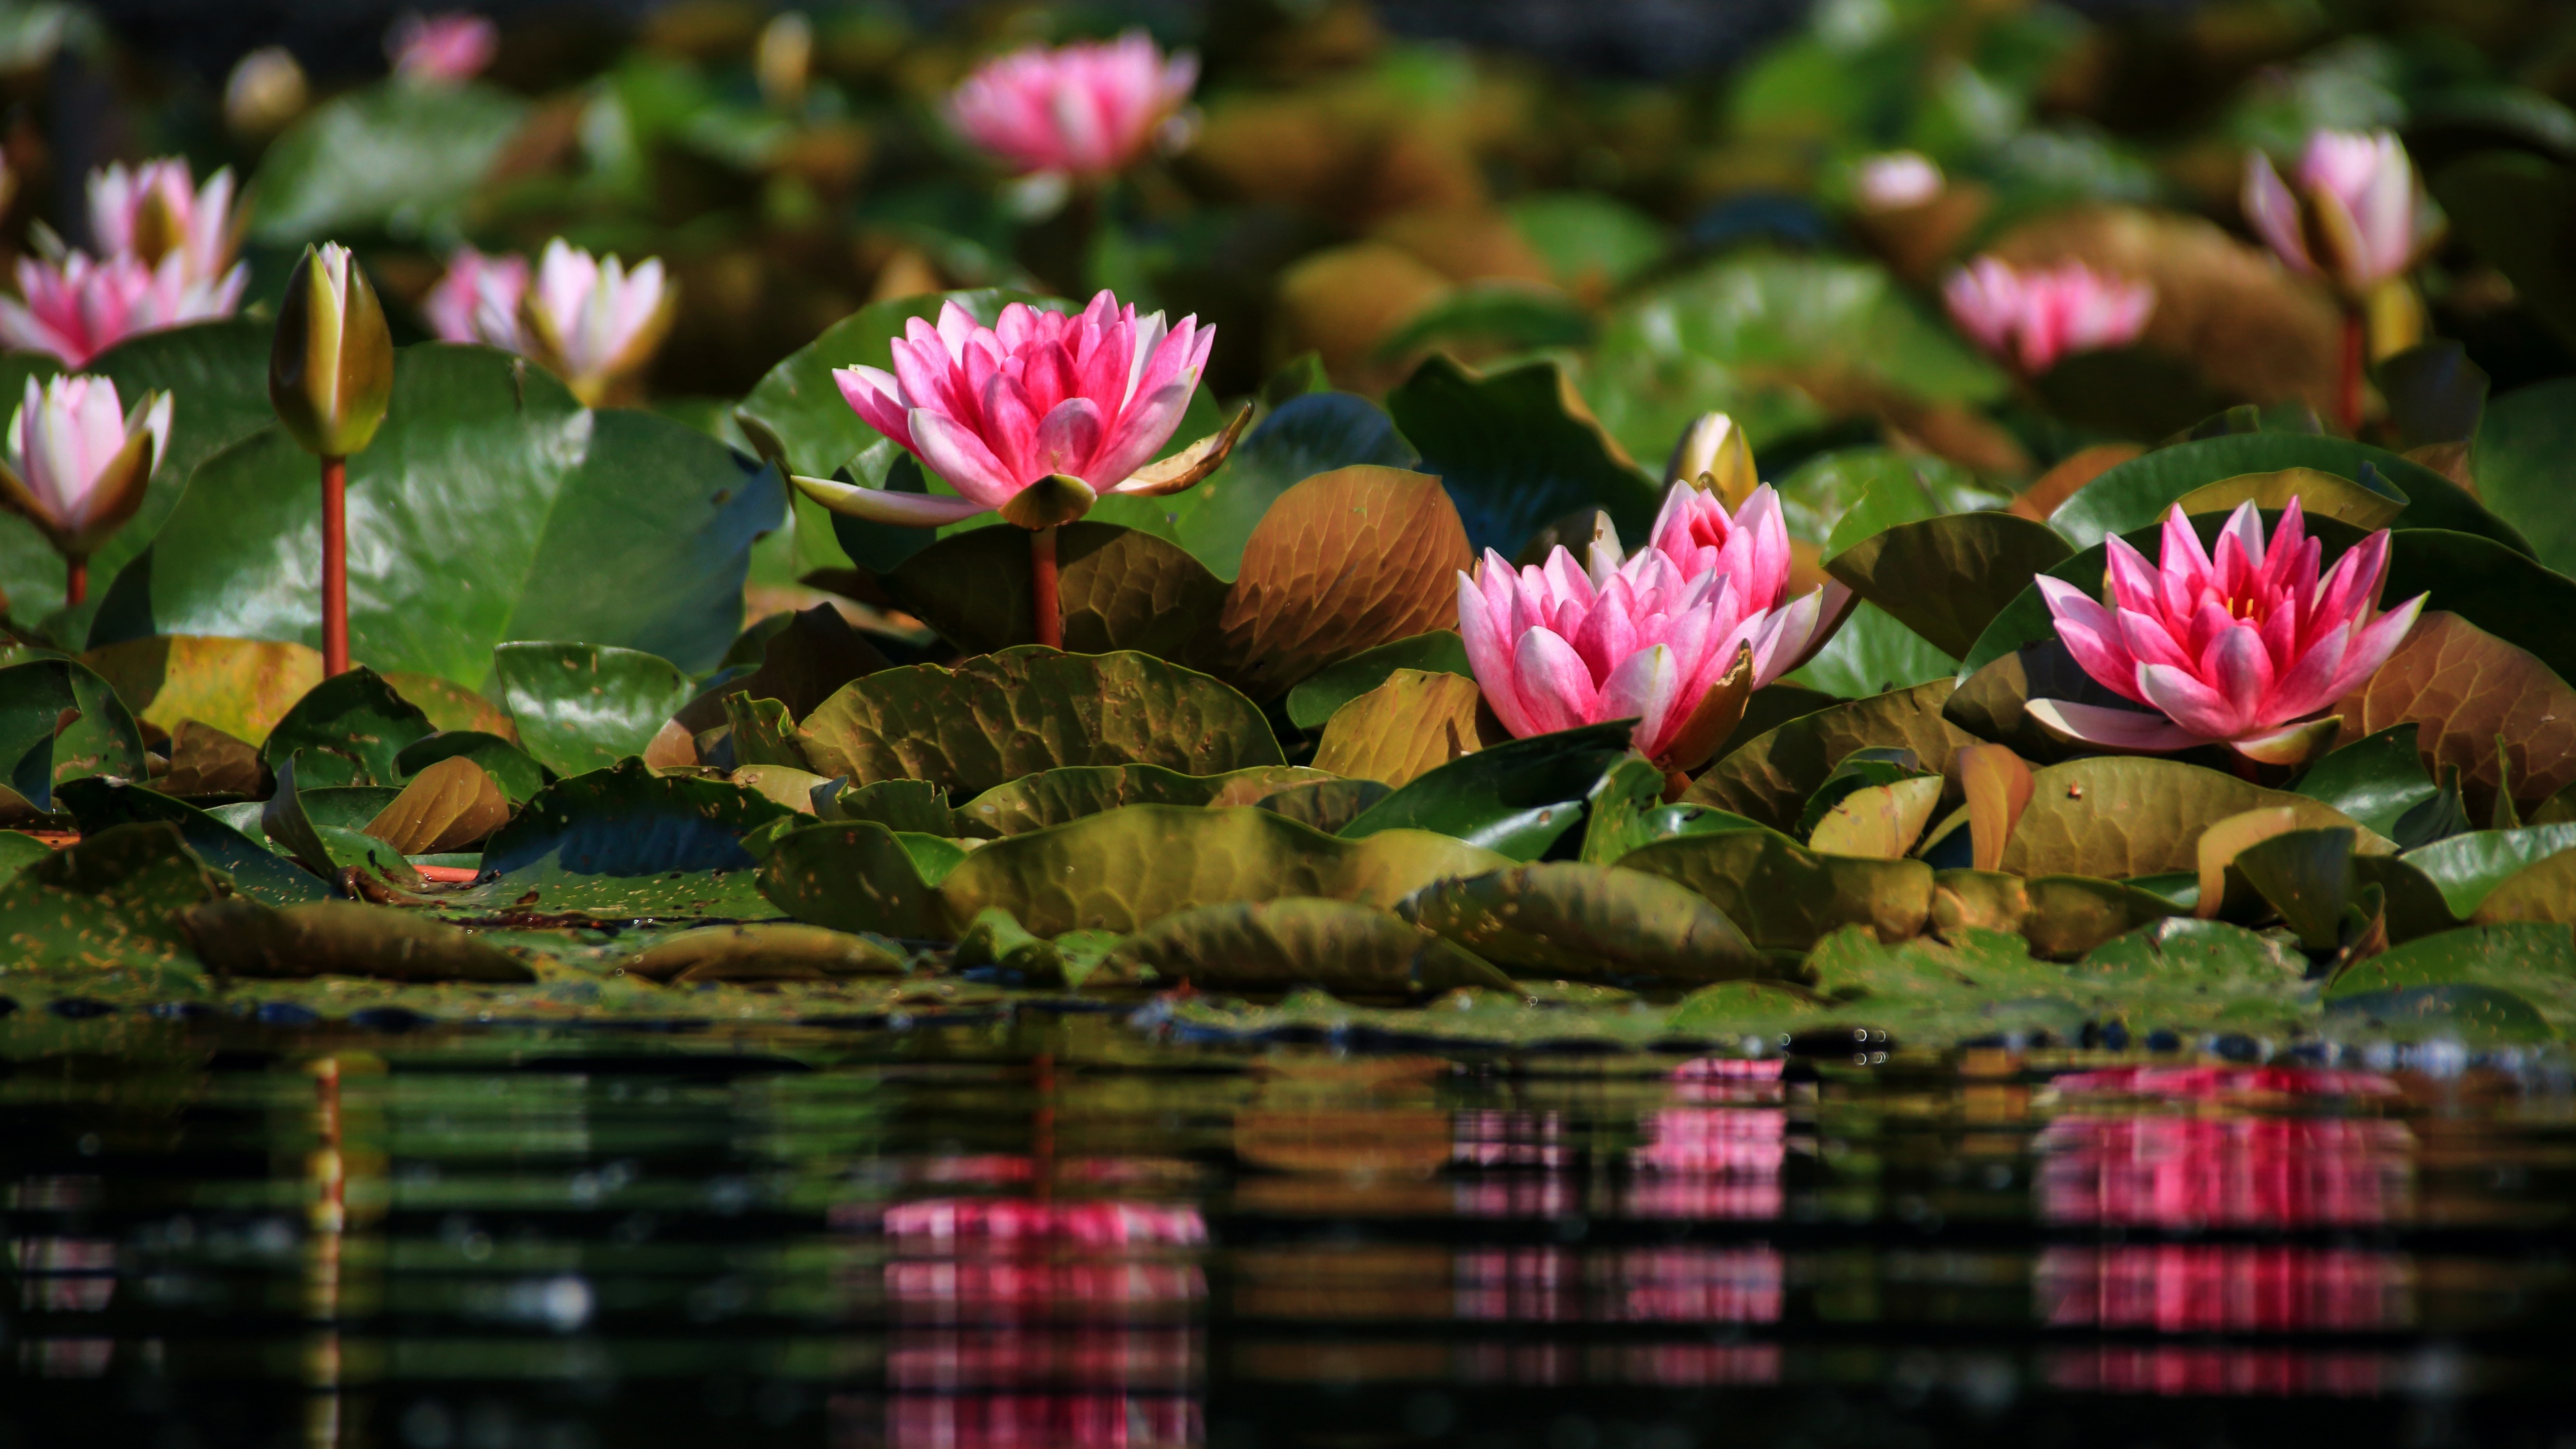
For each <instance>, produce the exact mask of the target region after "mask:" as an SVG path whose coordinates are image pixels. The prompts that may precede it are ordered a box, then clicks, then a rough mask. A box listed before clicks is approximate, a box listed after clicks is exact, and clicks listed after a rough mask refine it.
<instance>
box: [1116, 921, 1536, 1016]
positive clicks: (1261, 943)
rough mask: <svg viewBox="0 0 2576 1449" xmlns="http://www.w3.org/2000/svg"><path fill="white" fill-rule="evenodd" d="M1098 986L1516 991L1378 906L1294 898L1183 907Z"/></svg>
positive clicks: (1133, 946) (1121, 957) (1122, 955)
mask: <svg viewBox="0 0 2576 1449" xmlns="http://www.w3.org/2000/svg"><path fill="white" fill-rule="evenodd" d="M1090 979H1091V980H1092V981H1094V982H1101V981H1118V982H1139V983H1172V982H1180V981H1187V982H1189V983H1190V984H1191V985H1192V986H1200V987H1213V988H1216V989H1218V990H1226V991H1277V990H1281V989H1284V988H1287V987H1292V986H1317V987H1321V988H1322V989H1324V990H1327V991H1332V992H1337V993H1342V994H1358V995H1400V996H1412V997H1421V996H1430V995H1435V994H1437V993H1439V992H1442V991H1450V990H1455V989H1457V988H1459V987H1462V986H1481V987H1485V988H1488V989H1490V990H1496V991H1508V990H1510V989H1511V984H1512V983H1511V978H1509V977H1507V976H1505V975H1503V973H1501V972H1499V971H1497V970H1495V969H1494V968H1493V967H1491V966H1489V965H1487V964H1485V963H1484V962H1483V961H1480V960H1478V959H1476V957H1474V956H1472V955H1470V954H1468V953H1467V952H1466V951H1463V950H1461V949H1459V948H1458V947H1457V946H1456V945H1454V944H1452V943H1451V942H1449V941H1445V940H1443V939H1441V938H1440V937H1439V936H1436V935H1434V934H1432V933H1431V932H1429V931H1426V930H1424V929H1422V928H1421V927H1419V926H1415V925H1411V924H1409V923H1407V922H1406V921H1404V920H1402V919H1401V918H1399V917H1397V916H1395V915H1393V914H1391V913H1389V912H1387V911H1385V910H1383V909H1380V908H1378V907H1374V906H1363V905H1354V904H1352V903H1350V902H1347V901H1337V900H1312V899H1305V898H1298V897H1291V898H1286V899H1279V900H1270V901H1234V902H1228V903H1226V904H1223V905H1212V906H1198V907H1194V908H1192V909H1189V910H1183V911H1177V912H1174V913H1173V914H1171V915H1168V916H1165V917H1163V918H1162V919H1160V920H1157V921H1155V922H1154V923H1153V924H1152V925H1149V926H1146V927H1145V928H1143V929H1142V930H1139V931H1137V932H1135V933H1134V934H1132V935H1130V936H1128V937H1127V938H1126V939H1125V940H1123V941H1120V942H1119V943H1118V945H1117V947H1116V948H1115V949H1113V950H1112V951H1111V952H1110V953H1109V955H1108V958H1107V959H1106V960H1104V961H1103V962H1101V964H1100V969H1099V971H1098V972H1097V973H1096V974H1094V975H1093V976H1092V977H1091V978H1090Z"/></svg>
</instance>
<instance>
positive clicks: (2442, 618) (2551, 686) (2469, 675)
mask: <svg viewBox="0 0 2576 1449" xmlns="http://www.w3.org/2000/svg"><path fill="white" fill-rule="evenodd" d="M2334 712H2335V713H2337V714H2340V715H2342V716H2343V735H2342V743H2344V744H2347V745H2349V744H2351V743H2353V742H2354V741H2357V740H2359V739H2361V738H2362V737H2363V736H2365V735H2370V734H2375V733H2377V732H2379V731H2382V730H2386V729H2390V728H2392V727H2394V726H2397V725H2400V724H2413V725H2415V726H2416V738H2417V748H2418V750H2419V751H2420V752H2421V755H2422V758H2423V761H2424V768H2425V769H2426V770H2427V771H2433V772H2438V771H2440V770H2442V769H2444V768H2446V767H2447V768H2456V769H2458V770H2459V771H2460V774H2461V781H2462V789H2463V793H2464V794H2465V795H2466V797H2467V803H2468V808H2469V810H2470V811H2471V812H2472V814H2473V815H2474V816H2478V817H2485V816H2489V815H2491V814H2492V813H2493V812H2494V808H2495V798H2496V787H2497V784H2498V782H2499V780H2500V779H2502V773H2501V771H2502V769H2503V768H2504V765H2505V763H2506V761H2502V760H2499V759H2498V756H2497V750H2496V741H2497V738H2498V737H2499V736H2501V737H2502V738H2503V739H2504V741H2505V746H2506V751H2505V753H2506V760H2509V761H2510V767H2511V770H2512V774H2513V789H2514V792H2515V795H2516V796H2517V797H2518V798H2519V799H2521V800H2524V801H2528V802H2531V803H2533V804H2537V803H2539V802H2540V801H2542V800H2546V799H2547V798H2549V796H2551V795H2552V794H2555V793H2556V792H2557V791H2559V790H2561V789H2563V788H2565V787H2567V786H2568V785H2569V784H2570V783H2576V690H2570V689H2569V688H2568V685H2567V682H2566V681H2565V680H2564V679H2563V678H2561V677H2560V676H2559V675H2558V674H2556V673H2555V672H2553V671H2552V670H2551V669H2550V668H2549V667H2548V666H2546V665H2544V664H2543V663H2541V661H2539V660H2538V659H2535V658H2533V657H2532V656H2531V655H2530V654H2528V653H2526V652H2525V651H2523V650H2521V649H2518V648H2515V647H2514V646H2513V645H2511V644H2508V643H2506V642H2504V641H2503V640H2501V639H2498V638H2495V637H2494V636H2492V635H2490V634H2488V633H2487V632H2486V631H2484V630H2482V629H2480V628H2479V627H2478V626H2476V625H2474V624H2472V623H2470V622H2469V621H2467V620H2466V619H2462V618H2460V617H2458V616H2456V615H2453V614H2448V613H2443V612H2440V611H2438V610H2428V611H2427V612H2426V613H2425V614H2424V615H2423V616H2422V617H2421V618H2419V619H2418V620H2417V621H2416V623H2415V628H2414V631H2413V632H2412V633H2409V634H2408V635H2407V636H2406V642H2405V643H2403V644H2401V645H2399V646H2398V647H2397V652H2396V653H2395V654H2392V655H2390V656H2389V659H2388V662H2387V663H2386V664H2383V665H2381V666H2380V668H2379V672H2378V673H2376V674H2373V675H2372V676H2371V677H2370V678H2369V680H2368V681H2366V682H2365V683H2364V684H2363V685H2362V686H2361V688H2360V689H2358V690H2356V691H2355V692H2353V693H2352V694H2349V695H2347V696H2345V697H2344V698H2343V699H2342V700H2341V701H2339V702H2337V703H2336V705H2335V707H2334Z"/></svg>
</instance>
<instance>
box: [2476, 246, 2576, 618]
mask: <svg viewBox="0 0 2576 1449" xmlns="http://www.w3.org/2000/svg"><path fill="white" fill-rule="evenodd" d="M2570 300H2571V301H2576V295H2571V297H2570ZM2571 408H2576V379H2568V378H2559V379H2556V380H2553V381H2550V382H2543V383H2535V384H2533V385H2532V386H2530V387H2525V388H2517V389H2515V390H2514V391H2512V392H2510V393H2507V394H2506V395H2504V396H2503V397H2501V398H2498V399H2497V400H2496V401H2495V402H2494V404H2493V405H2491V406H2489V407H2488V408H2487V409H2486V413H2485V416H2484V417H2483V418H2481V419H2480V420H2479V422H2478V426H2477V438H2476V442H2475V444H2474V446H2473V447H2472V450H2471V452H2470V455H2469V456H2470V467H2471V469H2472V470H2473V471H2474V472H2475V474H2476V477H2477V480H2478V497H2479V499H2480V500H2481V501H2483V502H2484V503H2485V504H2486V506H2487V507H2488V508H2489V509H2490V510H2492V511H2493V512H2494V513H2495V514H2496V516H2497V517H2499V518H2502V519H2504V520H2505V521H2506V522H2508V523H2511V524H2512V525H2513V526H2514V527H2515V528H2517V529H2519V530H2521V532H2522V533H2523V534H2524V536H2526V537H2528V538H2529V539H2530V540H2531V545H2532V553H2533V556H2534V557H2536V558H2538V559H2539V560H2540V561H2541V562H2542V563H2544V564H2547V565H2548V566H2549V567H2550V568H2552V569H2554V570H2556V571H2557V572H2559V573H2562V574H2567V573H2576V519H2571V518H2570V517H2569V516H2568V510H2567V507H2566V486H2567V460H2568V459H2569V458H2570V457H2576V423H2571V422H2570V416H2569V413H2570V409H2571Z"/></svg>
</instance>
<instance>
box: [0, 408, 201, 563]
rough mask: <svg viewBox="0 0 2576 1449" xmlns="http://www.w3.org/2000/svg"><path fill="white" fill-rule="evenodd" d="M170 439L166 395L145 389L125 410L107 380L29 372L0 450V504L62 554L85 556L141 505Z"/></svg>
mask: <svg viewBox="0 0 2576 1449" xmlns="http://www.w3.org/2000/svg"><path fill="white" fill-rule="evenodd" d="M169 442H170V395H169V394H168V393H149V392H148V393H145V394H144V395H143V396H141V397H139V398H137V399H135V402H134V407H133V409H132V410H131V411H127V410H124V409H123V407H122V405H121V403H120V401H119V399H118V398H117V395H116V383H115V382H114V381H112V380H111V379H108V378H104V377H56V378H52V379H50V380H48V381H46V382H43V383H38V382H37V381H36V380H35V379H34V378H32V377H31V378H29V379H27V390H26V396H25V398H24V400H23V401H21V402H20V403H19V404H18V411H17V412H16V413H15V414H14V415H13V416H11V418H10V419H9V431H8V434H7V437H6V447H5V451H4V452H0V508H6V509H8V510H9V511H10V512H12V513H15V514H17V515H18V516H19V517H21V518H24V519H26V520H27V521H28V522H30V523H32V524H34V525H35V526H36V529H37V531H38V532H40V533H42V534H44V535H45V539H46V541H47V542H49V543H51V544H52V545H53V546H54V548H55V550H56V551H57V552H59V553H61V554H62V555H63V556H64V557H66V558H72V559H84V558H87V557H89V556H90V555H91V554H92V553H95V552H97V551H98V546H99V545H100V544H102V543H105V542H106V541H107V538H108V535H110V534H112V533H114V532H116V531H117V530H118V529H119V528H122V527H124V526H125V524H126V521H127V520H129V519H131V518H133V517H134V511H135V510H136V509H137V508H140V507H142V506H143V485H144V484H145V483H147V482H149V481H151V478H152V472H153V469H154V468H155V467H157V466H158V465H159V462H160V459H161V455H162V454H163V453H165V452H167V451H168V449H169Z"/></svg>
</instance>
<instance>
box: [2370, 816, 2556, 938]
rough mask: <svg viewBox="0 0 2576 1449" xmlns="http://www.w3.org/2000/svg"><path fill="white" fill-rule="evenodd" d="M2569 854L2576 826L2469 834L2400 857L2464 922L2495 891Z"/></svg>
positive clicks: (2453, 837)
mask: <svg viewBox="0 0 2576 1449" xmlns="http://www.w3.org/2000/svg"><path fill="white" fill-rule="evenodd" d="M2567 850H2576V824H2559V825H2527V826H2524V827H2523V828H2522V829H2519V830H2473V831H2470V832H2468V833H2467V834H2465V835H2454V836H2452V837H2450V838H2449V839H2447V840H2438V841H2435V842H2434V843H2432V844H2431V845H2425V846H2419V847H2417V848H2416V849H2414V850H2410V851H2407V852H2406V853H2405V854H2404V855H2401V856H2399V857H2398V859H2399V860H2400V861H2402V862H2404V863H2405V865H2406V866H2407V867H2408V868H2409V869H2410V870H2413V871H2414V872H2416V873H2417V874H2419V875H2421V876H2423V877H2424V878H2425V879H2426V880H2428V881H2430V882H2431V883H2432V885H2433V888H2434V889H2435V890H2437V891H2440V892H2441V894H2442V901H2443V904H2444V905H2445V906H2447V907H2448V908H2449V909H2450V912H2451V914H2452V915H2454V916H2457V917H2459V918H2460V919H2462V920H2466V919H2468V918H2469V916H2471V915H2472V914H2474V913H2475V912H2476V911H2477V909H2478V908H2479V906H2480V905H2482V904H2483V903H2484V902H2485V901H2486V899H2487V897H2488V896H2490V895H2492V894H2493V893H2494V891H2495V889H2496V887H2498V886H2500V885H2503V884H2504V883H2505V882H2506V881H2508V880H2510V879H2512V878H2513V877H2515V876H2516V875H2518V874H2520V873H2521V872H2522V871H2523V870H2524V869H2525V868H2526V867H2530V866H2534V865H2538V864H2540V863H2541V862H2542V861H2545V860H2548V859H2549V858H2550V857H2551V856H2554V855H2557V854H2559V853H2560V852H2561V851H2567ZM2516 919H2518V918H2516Z"/></svg>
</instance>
